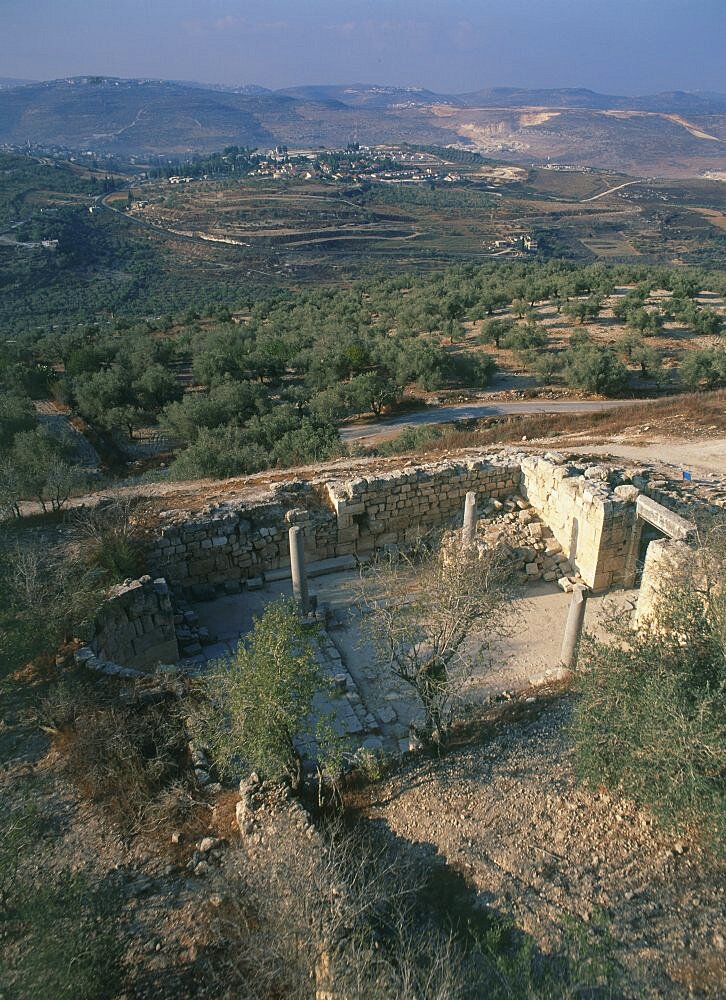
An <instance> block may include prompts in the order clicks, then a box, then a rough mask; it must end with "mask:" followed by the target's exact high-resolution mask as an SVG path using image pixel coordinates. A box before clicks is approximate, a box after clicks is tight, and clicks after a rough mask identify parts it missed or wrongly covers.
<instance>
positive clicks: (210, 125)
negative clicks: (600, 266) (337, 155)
mask: <svg viewBox="0 0 726 1000" xmlns="http://www.w3.org/2000/svg"><path fill="white" fill-rule="evenodd" d="M351 139H357V140H358V141H361V142H364V143H367V144H375V143H381V142H419V143H420V142H424V143H439V144H441V145H448V144H457V145H460V146H462V147H465V148H469V149H472V150H476V151H479V152H482V153H486V154H487V155H494V156H500V157H501V156H506V157H507V158H508V159H510V160H513V161H515V162H519V163H545V162H548V161H549V160H560V161H564V162H575V163H578V164H581V165H592V166H598V167H605V168H610V169H612V168H616V169H620V170H625V171H627V172H632V173H640V174H660V175H668V176H674V177H679V176H697V175H700V174H702V173H704V172H708V171H719V170H723V168H724V142H725V141H726V98H725V97H724V96H723V95H719V94H707V95H696V94H684V93H680V92H676V93H670V94H657V95H654V96H651V97H639V98H626V97H621V96H608V95H601V94H596V93H593V92H592V91H588V90H554V91H549V90H536V91H528V90H517V89H513V88H495V89H492V90H483V91H478V92H475V93H471V94H464V95H443V94H436V93H433V92H430V91H426V90H417V89H413V88H412V89H405V88H392V87H380V86H363V85H350V86H329V87H296V88H291V89H289V90H286V91H274V92H273V91H266V90H264V88H256V87H245V88H238V89H237V90H233V89H231V88H219V87H205V86H203V85H200V84H189V83H179V82H169V81H162V80H121V79H113V78H107V77H82V78H74V79H68V80H56V81H48V82H44V83H33V84H26V85H23V86H9V87H5V88H4V89H2V90H0V143H13V144H16V145H17V144H21V143H25V142H31V143H36V144H43V145H56V146H65V147H68V148H72V149H96V150H104V151H112V152H116V153H123V154H125V155H141V156H143V155H148V154H151V153H158V154H180V153H191V152H208V151H210V150H213V149H218V148H221V147H222V146H225V145H229V144H236V145H247V146H275V145H278V144H281V143H284V144H288V145H295V146H301V145H310V146H327V147H333V148H334V147H338V146H341V145H345V144H346V143H347V142H348V141H350V140H351Z"/></svg>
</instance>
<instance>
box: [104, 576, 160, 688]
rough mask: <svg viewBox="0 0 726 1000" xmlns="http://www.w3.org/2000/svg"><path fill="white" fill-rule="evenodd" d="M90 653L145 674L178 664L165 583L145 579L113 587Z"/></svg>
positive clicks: (146, 577) (148, 577)
mask: <svg viewBox="0 0 726 1000" xmlns="http://www.w3.org/2000/svg"><path fill="white" fill-rule="evenodd" d="M90 650H91V652H92V653H93V655H94V656H95V657H96V658H97V659H98V660H99V661H102V662H103V661H106V662H110V663H112V664H113V663H122V664H124V665H125V666H127V667H132V668H137V669H142V670H143V669H149V668H153V667H155V666H157V665H158V664H160V663H175V662H176V661H177V660H178V659H179V646H178V644H177V638H176V632H175V630H174V611H173V607H172V603H171V597H170V595H169V588H168V586H167V584H166V581H165V580H162V579H159V580H152V579H151V577H150V576H142V577H141V578H140V579H139V580H132V581H129V582H127V583H124V584H121V585H120V586H118V587H114V588H113V590H112V591H111V593H110V594H109V597H108V600H107V601H106V602H105V604H104V605H103V607H102V608H101V610H100V611H99V613H98V616H97V618H96V623H95V630H94V637H93V640H92V641H91V643H90Z"/></svg>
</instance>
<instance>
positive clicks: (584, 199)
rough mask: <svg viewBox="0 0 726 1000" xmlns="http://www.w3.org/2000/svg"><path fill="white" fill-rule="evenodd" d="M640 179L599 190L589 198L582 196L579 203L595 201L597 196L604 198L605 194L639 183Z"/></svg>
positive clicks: (584, 203)
mask: <svg viewBox="0 0 726 1000" xmlns="http://www.w3.org/2000/svg"><path fill="white" fill-rule="evenodd" d="M640 183H641V182H640V180H637V181H626V182H625V183H624V184H618V185H616V187H611V188H608V189H607V191H601V192H600V194H594V195H593V196H592V197H591V198H583V199H582V200H581V201H580V204H581V205H586V204H587V203H588V201H597V200H598V198H604V197H605V195H608V194H612V193H613V192H614V191H620V190H621V189H622V188H626V187H630V186H631V185H632V184H640Z"/></svg>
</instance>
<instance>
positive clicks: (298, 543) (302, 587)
mask: <svg viewBox="0 0 726 1000" xmlns="http://www.w3.org/2000/svg"><path fill="white" fill-rule="evenodd" d="M288 540H289V543H290V571H291V573H292V595H293V597H294V598H295V603H296V604H297V606H298V610H299V611H300V614H301V615H303V616H305V615H308V614H310V597H309V595H308V578H307V572H306V570H305V551H304V549H303V529H302V528H301V527H300V525H299V524H294V525H293V526H292V527H291V528H290V530H289V532H288Z"/></svg>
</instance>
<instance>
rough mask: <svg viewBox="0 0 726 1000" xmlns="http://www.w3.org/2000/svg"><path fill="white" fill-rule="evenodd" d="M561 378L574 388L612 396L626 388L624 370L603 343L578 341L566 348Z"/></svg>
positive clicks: (619, 361)
mask: <svg viewBox="0 0 726 1000" xmlns="http://www.w3.org/2000/svg"><path fill="white" fill-rule="evenodd" d="M571 347H572V344H571ZM565 379H566V381H567V383H568V385H571V386H573V387H574V388H576V389H584V390H585V391H587V392H594V393H598V394H599V395H603V396H614V395H617V394H618V393H621V392H622V391H623V390H624V389H626V388H627V385H628V370H627V368H626V367H625V365H624V364H623V363H622V361H621V360H620V359H619V358H618V357H616V355H615V354H613V352H612V351H611V350H609V349H608V348H607V347H597V346H595V345H594V344H587V343H581V344H578V345H577V346H575V347H574V348H573V349H572V350H571V352H570V356H569V358H568V360H567V364H566V367H565Z"/></svg>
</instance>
